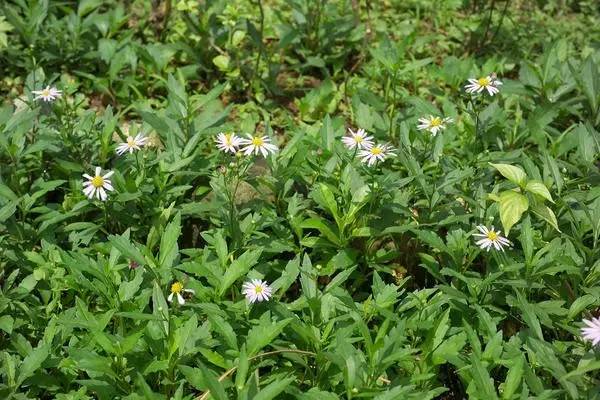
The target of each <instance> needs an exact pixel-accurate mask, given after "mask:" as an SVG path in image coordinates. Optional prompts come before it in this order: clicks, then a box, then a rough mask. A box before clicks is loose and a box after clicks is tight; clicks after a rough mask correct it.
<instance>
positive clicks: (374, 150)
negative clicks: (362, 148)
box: [371, 147, 383, 156]
mask: <svg viewBox="0 0 600 400" xmlns="http://www.w3.org/2000/svg"><path fill="white" fill-rule="evenodd" d="M381 153H383V150H381V147H373V148H372V149H371V154H373V155H374V156H378V155H379V154H381Z"/></svg>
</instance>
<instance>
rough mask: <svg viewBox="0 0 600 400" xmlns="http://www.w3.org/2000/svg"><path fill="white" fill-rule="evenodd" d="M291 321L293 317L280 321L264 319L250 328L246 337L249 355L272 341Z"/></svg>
mask: <svg viewBox="0 0 600 400" xmlns="http://www.w3.org/2000/svg"><path fill="white" fill-rule="evenodd" d="M291 321H292V318H287V319H284V320H282V321H279V322H271V321H268V320H267V321H265V320H262V321H261V323H260V324H259V325H257V326H255V327H253V328H252V329H250V331H249V332H248V337H247V339H246V348H247V349H248V356H253V355H255V354H257V353H258V352H259V351H260V350H261V349H262V348H263V347H265V346H267V345H268V344H269V343H271V342H272V341H273V339H275V338H276V337H277V336H278V335H279V334H280V333H281V331H282V330H283V328H285V327H286V326H287V325H288V324H289V323H290V322H291Z"/></svg>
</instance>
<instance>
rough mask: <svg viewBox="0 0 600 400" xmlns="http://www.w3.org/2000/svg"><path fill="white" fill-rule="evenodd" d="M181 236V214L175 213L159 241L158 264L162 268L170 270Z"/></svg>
mask: <svg viewBox="0 0 600 400" xmlns="http://www.w3.org/2000/svg"><path fill="white" fill-rule="evenodd" d="M179 235H181V214H180V213H177V214H176V215H175V217H174V218H173V221H171V222H170V223H169V224H168V225H167V227H166V228H165V232H164V234H163V235H162V238H161V240H160V258H159V263H160V266H161V267H162V268H171V267H172V266H173V262H174V261H175V258H177V254H178V252H179V247H178V246H177V239H178V238H179Z"/></svg>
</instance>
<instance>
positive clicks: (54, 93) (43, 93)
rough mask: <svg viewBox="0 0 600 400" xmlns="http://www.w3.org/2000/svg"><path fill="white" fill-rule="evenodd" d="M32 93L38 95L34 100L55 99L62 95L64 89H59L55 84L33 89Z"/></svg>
mask: <svg viewBox="0 0 600 400" xmlns="http://www.w3.org/2000/svg"><path fill="white" fill-rule="evenodd" d="M31 93H33V94H34V95H36V96H35V97H34V98H33V100H43V101H46V102H48V101H54V100H55V99H58V98H59V97H60V96H62V90H58V89H57V88H55V87H54V86H52V87H50V86H46V88H45V89H42V90H32V91H31Z"/></svg>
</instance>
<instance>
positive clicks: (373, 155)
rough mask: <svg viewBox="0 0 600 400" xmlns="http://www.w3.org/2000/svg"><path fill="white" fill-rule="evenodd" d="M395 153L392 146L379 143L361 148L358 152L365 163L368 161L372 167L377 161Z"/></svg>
mask: <svg viewBox="0 0 600 400" xmlns="http://www.w3.org/2000/svg"><path fill="white" fill-rule="evenodd" d="M393 154H394V152H393V150H392V147H391V146H389V145H387V144H377V145H374V146H372V147H369V148H368V149H364V150H361V151H360V152H359V153H358V156H359V157H360V158H361V161H362V162H363V163H366V164H367V165H368V166H369V167H370V166H371V165H373V164H375V163H376V162H377V161H383V160H385V159H386V158H387V157H389V156H391V155H393Z"/></svg>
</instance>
